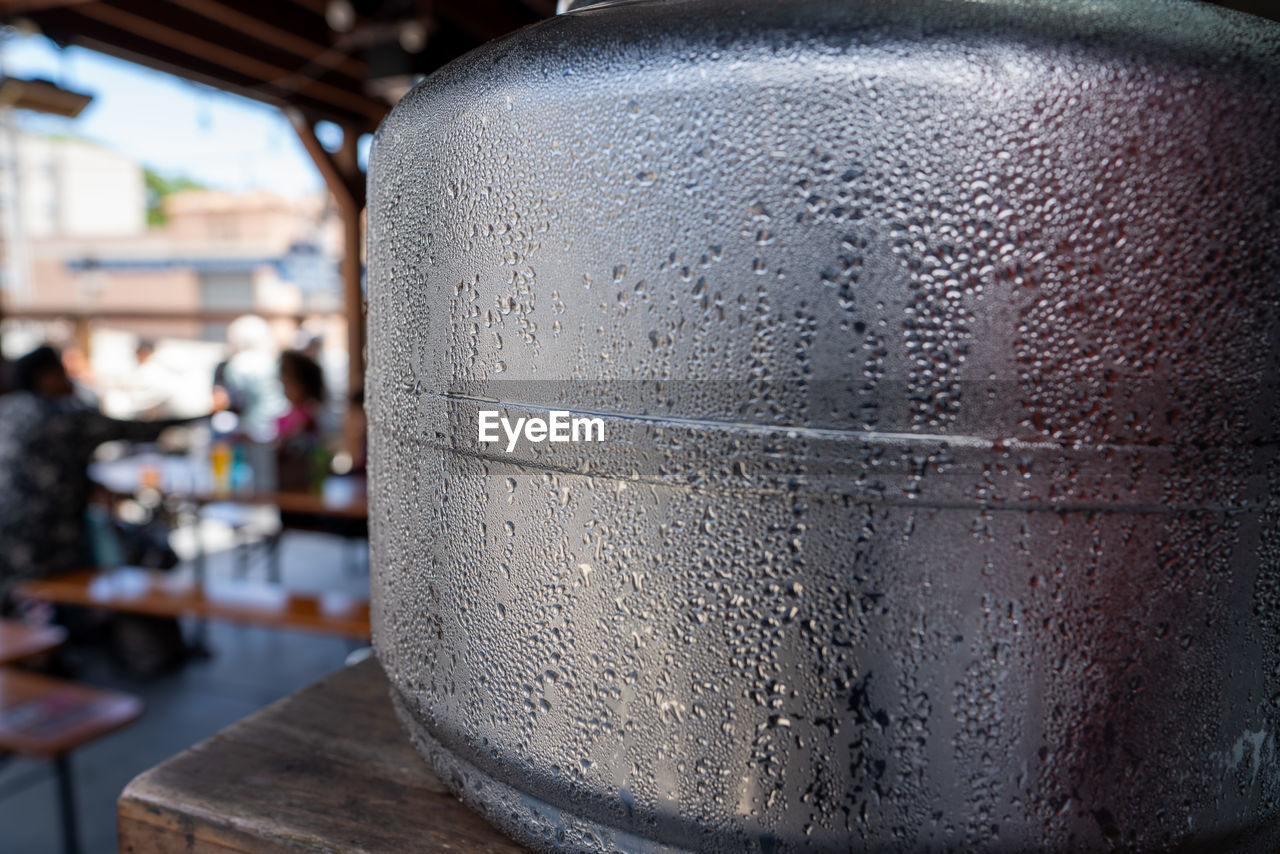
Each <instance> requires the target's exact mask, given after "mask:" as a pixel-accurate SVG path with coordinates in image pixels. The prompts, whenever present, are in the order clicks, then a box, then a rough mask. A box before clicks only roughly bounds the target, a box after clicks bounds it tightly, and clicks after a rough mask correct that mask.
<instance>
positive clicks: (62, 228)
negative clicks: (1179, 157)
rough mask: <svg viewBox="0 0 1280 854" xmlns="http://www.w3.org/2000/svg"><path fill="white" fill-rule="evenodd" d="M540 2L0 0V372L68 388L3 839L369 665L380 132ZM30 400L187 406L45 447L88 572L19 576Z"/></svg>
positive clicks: (10, 397)
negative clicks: (38, 460)
mask: <svg viewBox="0 0 1280 854" xmlns="http://www.w3.org/2000/svg"><path fill="white" fill-rule="evenodd" d="M1223 5H1227V6H1231V7H1234V8H1237V9H1242V10H1245V11H1250V12H1253V13H1254V14H1261V15H1266V16H1269V17H1278V16H1280V8H1278V7H1277V4H1276V3H1275V2H1273V0H1232V1H1231V2H1228V3H1224V4H1223ZM554 13H555V3H554V0H435V2H427V0H271V2H267V1H266V0H264V1H263V2H252V0H0V355H2V356H3V357H4V360H5V361H7V362H9V363H14V362H18V361H19V360H21V359H23V357H24V356H26V355H27V354H29V353H31V352H32V351H37V352H40V351H38V348H40V347H43V346H48V347H51V348H52V351H51V352H52V354H53V359H54V362H53V363H50V362H49V361H48V359H45V361H44V362H39V363H38V366H39V365H42V366H43V367H40V368H39V371H40V372H42V373H40V377H43V380H42V381H49V380H52V381H53V386H56V387H58V390H57V394H58V400H57V401H54V402H50V401H49V400H48V399H45V398H47V395H46V394H44V393H43V392H40V391H39V390H38V389H35V390H33V388H18V389H16V390H13V389H11V390H9V393H8V394H0V618H4V619H2V620H0V854H9V852H20V854H38V852H53V851H68V852H74V851H89V852H110V851H114V850H115V848H116V811H115V803H116V798H117V797H118V796H119V794H120V792H121V790H122V789H123V787H124V786H125V785H126V783H128V781H129V780H130V779H132V778H133V777H134V776H136V775H137V774H139V773H140V772H142V771H144V770H146V769H147V768H149V767H151V766H153V765H155V764H156V763H158V762H161V761H163V760H164V759H165V758H167V757H169V756H172V755H173V754H175V753H177V752H179V751H181V750H183V749H184V748H186V747H188V746H190V745H192V744H193V743H195V742H197V741H200V740H201V739H204V738H207V737H208V736H210V735H212V734H213V733H214V732H216V731H217V730H218V729H220V728H222V727H224V726H226V725H228V724H230V723H232V722H234V721H236V720H239V719H241V718H243V717H245V716H246V715H248V714H250V713H252V712H253V711H255V710H257V709H259V708H261V707H262V706H264V705H266V704H268V703H270V702H272V701H274V700H277V699H279V698H280V697H282V696H285V695H287V694H289V693H291V692H293V691H295V690H297V689H299V688H301V687H303V686H305V685H307V684H310V683H312V682H314V681H315V680H317V679H318V678H320V677H321V676H323V675H324V674H326V673H328V672H330V671H332V670H334V669H336V668H338V667H340V666H342V664H343V662H344V661H346V660H348V659H349V658H351V657H352V656H354V657H359V656H360V655H363V654H365V653H366V651H367V643H368V620H369V615H368V576H367V550H366V545H367V542H366V536H367V512H368V511H367V507H366V505H365V500H364V483H363V475H362V472H363V413H362V400H363V376H364V373H363V368H364V359H363V347H364V342H363V335H364V316H363V303H364V299H363V257H362V244H363V207H364V194H365V189H364V167H365V163H366V160H367V157H368V151H369V146H370V139H371V134H372V133H373V132H374V130H375V129H376V127H377V124H378V122H379V121H380V120H381V118H382V117H383V116H384V115H385V114H386V112H387V111H388V110H389V109H390V107H391V105H392V104H394V103H395V101H396V100H398V99H399V97H401V96H402V95H403V94H404V92H406V91H407V90H408V89H409V87H410V86H412V85H413V84H414V83H415V82H416V81H418V80H420V79H422V78H423V77H424V76H425V75H427V74H429V73H430V72H432V71H433V70H435V69H436V68H438V67H440V66H441V65H443V64H444V63H446V62H448V61H449V60H451V59H453V58H454V57H457V56H459V55H461V54H462V53H465V52H466V51H468V50H470V49H472V48H474V47H476V46H478V45H479V44H481V43H483V42H485V41H488V40H490V39H492V38H496V37H499V36H502V35H504V34H506V33H509V32H511V31H513V30H516V29H518V28H521V27H524V26H527V25H529V24H533V23H535V22H537V21H539V20H541V19H544V18H547V17H549V16H551V15H553V14H554ZM45 352H49V351H45ZM21 364H24V365H26V366H27V367H30V366H31V364H32V363H31V362H30V360H28V361H27V362H23V363H21ZM26 374H27V375H28V379H30V377H31V376H34V375H33V374H32V373H31V371H29V370H28V371H27V372H26ZM40 377H37V379H40ZM64 380H65V386H66V387H65V389H64V388H62V385H63V384H64V383H63V381H64ZM46 384H47V383H46ZM37 385H38V383H37ZM2 390H3V388H0V391H2ZM24 395H25V396H26V397H25V398H24V397H23V396H24ZM37 398H40V400H38V401H37V400H36V399H37ZM64 398H65V399H64ZM15 401H16V402H15ZM24 401H25V402H24ZM19 403H21V404H22V405H21V406H19V405H18V404H19ZM27 404H30V405H27ZM24 407H25V409H24ZM37 410H38V411H40V412H45V413H46V415H48V413H52V412H55V411H56V412H58V413H65V412H71V411H74V413H75V417H77V418H89V417H91V416H92V417H96V416H97V415H100V414H105V415H108V416H111V417H113V418H116V419H124V420H130V423H134V421H136V422H137V423H146V424H153V425H157V424H159V423H161V422H157V419H182V418H192V419H195V420H194V421H190V422H189V423H187V424H185V425H181V426H180V427H179V428H178V429H176V430H169V431H165V432H164V433H163V435H160V436H158V438H159V439H160V441H159V442H158V443H156V442H153V441H150V440H148V441H146V442H139V441H124V442H112V443H108V444H106V445H104V446H98V445H97V444H93V445H92V446H91V447H88V448H87V449H83V451H84V455H83V460H82V459H81V458H80V457H79V456H77V454H79V453H80V450H81V449H77V450H76V454H66V455H64V456H66V457H67V459H71V458H72V457H74V459H72V463H73V466H72V468H71V469H67V470H66V471H63V472H62V473H61V474H60V475H58V476H56V477H53V478H52V479H51V480H52V482H54V483H55V484H56V483H59V481H67V480H70V481H74V482H75V483H74V485H75V486H76V488H77V489H79V488H80V486H81V485H83V487H84V489H83V490H82V492H83V493H84V494H85V495H90V496H91V501H90V502H89V503H88V504H87V506H83V507H82V506H80V499H79V498H77V499H76V500H75V501H71V502H69V503H68V504H67V505H66V507H65V508H64V509H65V510H66V512H67V513H68V514H69V515H68V519H66V520H63V521H66V522H68V523H69V524H70V525H71V526H72V527H74V528H75V529H76V532H77V536H83V538H84V539H85V540H86V541H92V543H93V546H94V548H93V549H92V555H90V556H87V557H86V558H85V560H84V562H83V563H82V564H77V565H63V564H61V563H57V562H54V561H50V562H47V563H45V564H41V565H39V566H37V567H36V571H35V573H34V574H32V573H31V572H26V573H25V574H24V573H19V572H18V570H15V569H14V567H15V566H17V567H18V568H19V569H21V568H22V567H21V565H20V564H19V563H17V562H15V561H13V560H9V559H10V558H13V557H14V556H15V555H29V554H30V553H31V550H32V549H36V551H38V550H39V546H40V545H41V543H40V537H42V536H45V535H46V532H45V529H44V528H42V527H41V526H40V525H32V524H31V523H29V522H27V521H24V518H25V517H24V516H23V514H22V510H23V508H24V507H25V506H26V504H27V503H28V501H34V500H35V499H39V498H42V497H44V498H47V497H48V496H47V495H42V494H41V493H40V491H38V490H37V491H36V492H35V493H29V494H26V495H24V494H23V493H22V492H21V489H19V488H18V487H17V486H15V484H18V485H21V483H22V482H23V481H22V478H21V477H19V474H20V472H19V469H21V468H23V467H24V466H26V465H27V464H28V463H29V462H30V461H31V458H32V456H33V455H35V454H37V453H44V454H49V453H53V454H55V455H57V454H58V453H59V452H60V451H68V450H70V448H69V446H70V445H71V444H74V443H76V442H81V441H82V440H81V439H78V438H77V437H76V435H75V433H74V431H72V432H69V433H65V434H60V435H64V438H63V439H61V440H60V441H61V443H62V447H57V444H58V443H53V445H54V446H53V447H50V443H49V442H44V443H43V444H41V442H40V441H39V440H40V439H41V437H42V430H43V428H42V427H41V425H38V424H37V425H36V427H35V428H34V429H33V428H32V425H31V422H30V421H29V420H28V421H26V422H20V420H19V419H18V418H17V416H18V415H19V414H21V413H22V412H26V413H28V415H29V414H30V413H31V412H35V411H37ZM214 410H218V412H217V414H216V415H213V416H212V417H209V416H210V415H211V413H213V411H214ZM42 417H43V416H42ZM48 417H50V418H52V417H53V416H51V415H48ZM59 417H61V416H59ZM50 423H52V422H50ZM58 423H60V424H61V423H63V422H58ZM95 423H97V422H95ZM23 431H25V432H23ZM123 432H128V433H129V435H132V436H134V437H135V439H136V436H138V435H141V434H142V433H145V432H147V431H146V430H144V429H143V428H130V430H129V431H123ZM23 437H25V438H23ZM84 441H87V440H84ZM22 442H27V444H25V445H24V444H22ZM6 454H7V456H5V455H6ZM65 462H66V460H62V463H65ZM46 480H50V479H49V478H46ZM81 482H83V484H82V483H81ZM62 485H65V484H62ZM6 489H7V490H8V491H7V492H5V491H4V490H6ZM77 495H80V493H77ZM6 514H7V515H6ZM6 561H7V562H6ZM6 573H7V575H6ZM121 573H124V574H121ZM129 573H132V574H129ZM19 574H21V577H17V576H18V575H19ZM139 599H146V601H147V602H148V603H149V604H148V607H150V608H151V610H150V611H149V612H148V614H147V616H146V617H145V618H140V617H139V615H138V614H137V613H136V606H135V605H130V604H129V603H130V602H135V603H136V601H138V600H139ZM131 608H134V609H135V610H130V609H131ZM317 614H319V615H320V617H317V616H316V615H317ZM306 615H310V616H306ZM304 617H305V619H304ZM113 710H114V711H113ZM108 712H113V714H114V717H113V716H112V715H111V714H108ZM95 716H96V718H101V719H102V721H101V726H98V727H97V728H96V729H93V728H90V729H88V730H87V729H85V728H84V727H83V726H80V724H82V723H83V722H84V721H85V720H89V719H95ZM76 727H79V729H76ZM68 728H70V729H68ZM71 730H74V732H71ZM86 732H87V733H89V734H88V735H85V733H86ZM51 733H52V734H53V735H57V736H59V738H56V739H54V740H53V741H51V740H50V738H51V736H50V734H51ZM68 733H70V735H68ZM77 734H78V735H77ZM64 735H65V736H66V737H65V738H62V737H61V736H64ZM71 735H77V737H76V738H71Z"/></svg>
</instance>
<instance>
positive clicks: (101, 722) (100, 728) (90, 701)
mask: <svg viewBox="0 0 1280 854" xmlns="http://www.w3.org/2000/svg"><path fill="white" fill-rule="evenodd" d="M141 715H142V701H141V700H139V699H138V698H137V697H132V696H130V695H128V694H119V693H117V692H115V691H103V690H102V689H100V688H94V687H92V686H89V685H81V684H79V683H76V682H66V681H63V680H61V679H53V678H50V677H48V676H40V675H38V674H35V673H27V672H25V671H22V670H14V669H12V668H8V667H5V668H0V752H6V753H17V754H19V755H21V756H29V757H34V758H37V759H49V758H52V757H55V756H58V755H60V754H63V753H67V752H70V751H72V750H75V749H76V748H77V747H79V746H80V745H82V744H85V743H86V742H89V741H93V740H94V739H95V738H98V737H100V736H104V735H106V734H107V733H109V732H114V731H115V730H118V729H120V728H121V727H123V726H126V725H127V724H130V723H132V722H133V721H135V720H137V719H138V717H139V716H141Z"/></svg>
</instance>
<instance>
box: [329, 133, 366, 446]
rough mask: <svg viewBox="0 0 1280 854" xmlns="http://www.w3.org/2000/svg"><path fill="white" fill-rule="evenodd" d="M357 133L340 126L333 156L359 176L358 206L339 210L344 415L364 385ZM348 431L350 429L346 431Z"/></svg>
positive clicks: (361, 190) (350, 412)
mask: <svg viewBox="0 0 1280 854" xmlns="http://www.w3.org/2000/svg"><path fill="white" fill-rule="evenodd" d="M358 144H359V136H358V135H357V134H356V133H355V132H354V130H352V129H351V128H344V129H343V133H342V148H341V149H339V151H338V155H337V157H336V158H335V159H336V161H337V164H338V167H339V168H340V169H341V170H342V172H343V173H344V174H346V175H353V176H360V178H361V181H360V187H359V190H358V192H356V193H355V195H356V196H357V197H358V198H359V200H360V206H359V207H356V206H355V205H351V206H349V207H347V208H344V209H343V211H342V243H343V245H342V251H343V254H342V265H341V271H342V295H343V304H344V306H345V307H346V311H347V393H348V409H347V418H348V420H349V421H350V420H352V419H354V418H356V417H357V413H356V412H355V411H354V410H355V406H354V404H352V403H351V401H350V394H351V393H352V392H355V391H357V390H361V391H362V390H363V389H364V360H365V353H364V343H365V315H364V264H363V263H362V260H361V257H360V256H361V254H362V253H361V237H362V233H361V232H362V229H361V228H360V223H361V220H362V219H363V214H364V200H365V192H364V183H363V173H362V172H361V171H360V164H359V159H358V149H357V146H358ZM348 435H350V431H348ZM346 450H347V452H348V453H350V454H352V458H353V459H355V458H356V454H357V452H358V451H359V449H358V448H347V449H346Z"/></svg>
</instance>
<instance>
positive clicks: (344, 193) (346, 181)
mask: <svg viewBox="0 0 1280 854" xmlns="http://www.w3.org/2000/svg"><path fill="white" fill-rule="evenodd" d="M284 114H285V116H286V117H287V118H288V119H289V123H290V124H291V125H293V130H294V132H295V133H297V134H298V139H299V140H301V142H302V147H303V148H305V149H306V150H307V154H309V155H310V156H311V160H312V162H314V163H315V165H316V168H317V169H319V170H320V175H321V177H323V178H324V183H325V186H327V187H328V188H329V192H330V193H332V194H333V197H334V198H335V199H337V200H338V204H339V205H340V206H342V207H343V208H354V209H355V210H356V211H357V212H359V211H360V210H361V209H363V208H364V176H363V175H362V174H361V173H360V169H359V167H358V166H356V167H354V168H349V167H348V166H347V164H345V163H340V162H339V160H338V159H337V158H336V157H334V155H332V154H330V153H329V152H328V151H327V150H326V149H325V147H324V146H323V145H321V144H320V140H319V139H318V138H317V137H316V132H315V126H314V122H313V121H312V120H311V118H309V117H308V116H307V115H306V114H305V113H303V112H302V111H301V110H298V109H294V108H287V109H286V110H285V111H284ZM358 135H359V131H358V130H357V129H354V128H350V127H344V128H343V129H342V141H343V144H344V145H345V144H346V142H347V138H348V137H356V136H358Z"/></svg>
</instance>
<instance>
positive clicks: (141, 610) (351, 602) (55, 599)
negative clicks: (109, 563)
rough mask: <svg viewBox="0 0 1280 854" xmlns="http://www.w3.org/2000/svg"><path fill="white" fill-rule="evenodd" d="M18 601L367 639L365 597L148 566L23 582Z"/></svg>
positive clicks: (17, 593)
mask: <svg viewBox="0 0 1280 854" xmlns="http://www.w3.org/2000/svg"><path fill="white" fill-rule="evenodd" d="M14 595H15V596H17V597H18V598H22V599H31V600H36V601H40V602H52V603H55V604H59V605H79V606H82V607H86V608H101V609H103V610H107V611H122V612H125V613H130V614H148V615H151V616H157V617H195V618H198V619H204V620H223V621H226V622H232V623H247V624H250V625H261V626H271V627H274V628H280V629H297V630H299V631H307V632H315V633H318V634H325V635H336V636H338V637H346V638H359V639H367V638H369V637H370V630H369V600H368V599H366V598H364V597H359V596H350V595H347V594H343V593H322V594H319V595H311V594H305V593H296V592H291V591H288V590H285V589H284V588H282V587H280V586H278V585H274V584H266V583H261V582H250V581H205V582H203V583H200V582H197V581H194V580H192V579H191V578H189V577H186V576H182V575H176V574H172V573H166V572H158V571H156V570H149V569H137V568H134V567H121V568H119V569H106V570H95V569H85V570H77V571H74V572H69V573H65V574H63V575H58V576H54V577H52V578H44V579H38V580H30V581H24V582H21V583H20V584H18V585H17V587H16V588H15V590H14Z"/></svg>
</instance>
